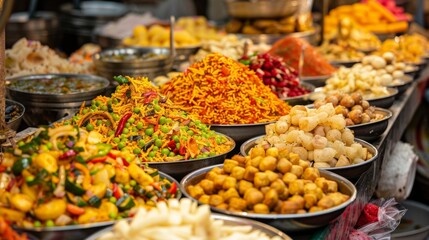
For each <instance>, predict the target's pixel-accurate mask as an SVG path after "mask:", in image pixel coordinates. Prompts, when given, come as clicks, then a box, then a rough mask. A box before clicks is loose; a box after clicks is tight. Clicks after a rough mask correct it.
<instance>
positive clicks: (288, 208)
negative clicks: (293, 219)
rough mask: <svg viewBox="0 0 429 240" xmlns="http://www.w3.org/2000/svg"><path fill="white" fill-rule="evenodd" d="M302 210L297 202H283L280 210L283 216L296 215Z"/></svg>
mask: <svg viewBox="0 0 429 240" xmlns="http://www.w3.org/2000/svg"><path fill="white" fill-rule="evenodd" d="M299 209H300V207H299V203H298V202H295V201H290V200H287V201H283V202H282V205H281V209H280V213H281V214H295V213H297V212H298V210H299Z"/></svg>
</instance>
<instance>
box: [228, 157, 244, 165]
mask: <svg viewBox="0 0 429 240" xmlns="http://www.w3.org/2000/svg"><path fill="white" fill-rule="evenodd" d="M231 159H232V160H234V161H237V162H238V163H239V166H244V164H245V163H246V157H244V156H241V155H239V154H236V155H234V156H233V157H232V158H231Z"/></svg>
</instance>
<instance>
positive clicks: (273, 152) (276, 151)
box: [265, 147, 279, 158]
mask: <svg viewBox="0 0 429 240" xmlns="http://www.w3.org/2000/svg"><path fill="white" fill-rule="evenodd" d="M265 155H266V156H271V157H275V158H276V157H278V156H279V149H278V148H276V147H270V148H268V149H267V151H266V152H265Z"/></svg>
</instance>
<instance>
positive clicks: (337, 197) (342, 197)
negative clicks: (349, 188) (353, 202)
mask: <svg viewBox="0 0 429 240" xmlns="http://www.w3.org/2000/svg"><path fill="white" fill-rule="evenodd" d="M326 196H327V197H329V198H331V199H332V200H333V201H334V204H335V206H338V205H340V204H341V203H343V202H345V201H347V200H348V199H349V198H350V196H348V195H346V194H342V193H340V192H334V193H328V194H326Z"/></svg>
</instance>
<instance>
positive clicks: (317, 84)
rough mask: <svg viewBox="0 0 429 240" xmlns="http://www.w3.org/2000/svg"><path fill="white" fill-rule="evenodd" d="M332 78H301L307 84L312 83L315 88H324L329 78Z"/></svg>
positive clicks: (327, 76) (328, 76)
mask: <svg viewBox="0 0 429 240" xmlns="http://www.w3.org/2000/svg"><path fill="white" fill-rule="evenodd" d="M330 77H332V76H331V75H326V76H312V77H305V76H303V77H302V78H301V82H306V83H310V84H312V85H313V86H315V87H323V86H325V83H326V80H328V78H330Z"/></svg>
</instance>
